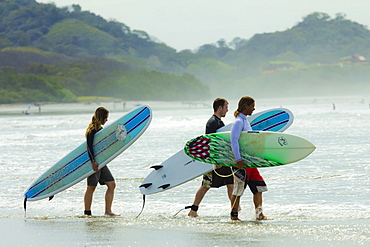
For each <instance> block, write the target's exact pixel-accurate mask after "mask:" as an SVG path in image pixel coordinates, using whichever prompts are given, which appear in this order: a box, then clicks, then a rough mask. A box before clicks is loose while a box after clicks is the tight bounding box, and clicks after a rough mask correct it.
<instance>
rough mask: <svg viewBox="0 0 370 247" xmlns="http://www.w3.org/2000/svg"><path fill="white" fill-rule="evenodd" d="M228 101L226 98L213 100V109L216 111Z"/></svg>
mask: <svg viewBox="0 0 370 247" xmlns="http://www.w3.org/2000/svg"><path fill="white" fill-rule="evenodd" d="M226 102H227V100H226V99H224V98H217V99H215V100H214V101H213V111H214V112H216V111H217V109H218V108H219V107H220V106H221V107H223V106H224V105H225V103H226Z"/></svg>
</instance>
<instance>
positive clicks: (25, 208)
mask: <svg viewBox="0 0 370 247" xmlns="http://www.w3.org/2000/svg"><path fill="white" fill-rule="evenodd" d="M23 208H24V217H25V218H26V210H27V196H25V197H24V201H23Z"/></svg>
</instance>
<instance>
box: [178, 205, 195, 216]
mask: <svg viewBox="0 0 370 247" xmlns="http://www.w3.org/2000/svg"><path fill="white" fill-rule="evenodd" d="M189 208H191V210H194V211H198V206H195V205H191V206H185V207H184V208H182V209H180V210H179V211H178V212H177V213H176V214H174V215H173V216H172V217H176V215H178V214H179V213H180V212H181V211H182V210H184V209H189Z"/></svg>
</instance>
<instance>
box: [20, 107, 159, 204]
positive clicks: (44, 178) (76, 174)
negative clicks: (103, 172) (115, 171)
mask: <svg viewBox="0 0 370 247" xmlns="http://www.w3.org/2000/svg"><path fill="white" fill-rule="evenodd" d="M151 119H152V110H151V108H150V107H149V106H148V105H140V106H138V107H136V108H135V109H133V110H131V111H130V112H128V113H126V114H125V115H124V116H122V117H121V118H119V119H118V120H116V121H115V122H113V123H112V124H110V125H108V126H106V127H105V128H103V129H102V130H101V131H99V132H98V133H96V134H95V137H94V144H93V145H94V146H93V148H94V153H95V159H96V161H97V162H98V163H99V169H101V168H102V167H104V166H105V165H107V164H108V163H109V162H110V161H112V160H113V159H114V158H115V157H117V156H118V155H119V154H121V153H122V152H123V151H124V150H126V149H127V148H128V147H129V146H131V145H132V144H133V143H134V142H135V141H136V140H137V139H138V138H139V137H140V136H141V135H142V134H143V133H144V132H145V130H146V129H147V128H148V126H149V124H150V122H151ZM82 134H83V133H82ZM93 173H94V171H93V169H92V167H91V162H90V159H89V155H88V153H87V144H86V141H85V142H84V143H82V144H81V145H79V146H78V147H77V148H76V149H74V150H73V151H71V152H70V153H69V154H67V155H66V156H65V157H63V158H62V159H61V160H59V161H58V162H57V163H56V164H54V165H53V166H52V167H51V168H49V169H48V170H47V171H46V172H45V173H43V174H42V175H41V176H40V177H39V178H37V179H36V180H35V181H34V182H33V183H32V185H31V186H30V187H29V188H28V189H27V191H26V192H25V194H24V197H25V201H26V200H28V201H36V200H40V199H43V198H47V197H49V198H50V197H52V196H54V195H55V194H57V193H59V192H61V191H63V190H65V189H67V188H69V187H71V186H73V185H74V184H76V183H78V182H80V181H81V180H83V179H85V178H87V177H88V176H90V175H91V174H93Z"/></svg>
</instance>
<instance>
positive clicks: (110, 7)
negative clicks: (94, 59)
mask: <svg viewBox="0 0 370 247" xmlns="http://www.w3.org/2000/svg"><path fill="white" fill-rule="evenodd" d="M36 1H37V2H39V3H51V2H54V3H55V4H56V5H57V6H58V7H63V6H68V5H72V4H78V5H80V6H81V8H82V10H86V11H90V12H93V13H95V14H96V15H100V16H102V17H103V18H104V19H107V20H112V19H115V20H117V21H118V22H122V23H124V24H125V25H127V26H128V27H129V28H130V29H131V30H142V31H145V32H147V33H148V34H149V35H151V36H154V37H156V38H157V39H159V40H160V41H162V42H164V43H166V44H167V45H168V46H170V47H173V48H175V49H176V50H178V51H180V50H183V49H190V50H194V49H196V48H198V47H199V46H201V45H204V44H212V43H216V42H217V41H218V40H220V39H225V40H226V41H227V42H230V41H232V40H233V39H234V38H235V37H240V38H243V39H249V38H251V37H252V36H253V35H254V34H257V33H270V32H275V31H284V30H286V29H289V28H291V27H293V26H294V25H296V24H297V23H298V22H300V21H302V18H303V17H305V16H307V15H309V14H311V13H313V12H324V13H327V14H329V15H330V16H331V17H333V18H334V17H335V14H336V13H344V14H345V15H346V17H347V19H350V20H352V21H356V22H358V23H360V24H363V25H365V26H367V27H368V28H369V27H370V14H369V13H370V0H298V1H297V0H105V1H102V0H54V1H51V0H36Z"/></svg>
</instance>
